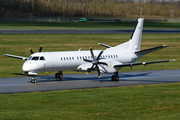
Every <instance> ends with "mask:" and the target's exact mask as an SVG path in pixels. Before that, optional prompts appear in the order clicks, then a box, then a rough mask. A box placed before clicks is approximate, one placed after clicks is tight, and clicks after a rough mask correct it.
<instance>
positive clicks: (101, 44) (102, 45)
mask: <svg viewBox="0 0 180 120" xmlns="http://www.w3.org/2000/svg"><path fill="white" fill-rule="evenodd" d="M98 44H99V45H101V46H104V47H107V48H111V46H109V45H106V44H102V43H98Z"/></svg>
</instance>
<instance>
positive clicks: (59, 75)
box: [55, 71, 63, 80]
mask: <svg viewBox="0 0 180 120" xmlns="http://www.w3.org/2000/svg"><path fill="white" fill-rule="evenodd" d="M55 78H56V79H59V80H62V78H63V74H62V71H59V72H58V73H56V74H55Z"/></svg>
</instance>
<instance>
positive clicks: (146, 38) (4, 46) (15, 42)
mask: <svg viewBox="0 0 180 120" xmlns="http://www.w3.org/2000/svg"><path fill="white" fill-rule="evenodd" d="M130 36H131V34H43V35H42V34H34V35H32V34H21V35H10V34H1V35H0V38H1V40H0V55H1V56H0V65H1V67H0V77H17V76H21V74H22V73H23V71H22V65H23V63H24V62H25V61H23V60H19V59H14V58H9V57H5V56H3V54H14V55H19V56H24V57H29V56H30V52H29V48H30V47H32V49H33V51H34V52H37V51H38V50H39V47H40V45H44V47H43V51H44V52H48V51H71V50H79V48H81V49H82V50H89V48H90V47H93V49H101V50H102V49H105V48H104V47H102V46H100V45H98V44H97V43H104V44H107V45H110V46H116V45H118V44H121V43H123V42H126V41H128V40H129V38H130ZM179 40H180V34H143V37H142V44H141V50H143V49H148V48H152V47H156V46H160V45H164V44H167V45H170V47H168V48H165V49H162V50H159V51H156V52H153V53H150V54H147V55H145V56H144V57H142V58H141V59H140V60H139V61H138V62H140V61H141V62H143V61H157V60H168V59H176V60H177V61H176V62H170V63H169V62H168V63H159V64H152V65H148V66H146V67H144V66H135V67H133V69H131V68H129V67H126V68H122V69H121V70H120V72H121V71H144V70H164V69H180V62H179V61H180V56H179V49H180V42H179ZM63 73H64V74H76V73H77V72H74V71H67V72H66V71H64V72H63ZM54 74H55V73H54V72H50V73H47V74H45V73H40V74H39V75H54Z"/></svg>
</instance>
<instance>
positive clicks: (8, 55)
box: [4, 54, 28, 60]
mask: <svg viewBox="0 0 180 120" xmlns="http://www.w3.org/2000/svg"><path fill="white" fill-rule="evenodd" d="M4 56H7V57H12V58H17V59H22V60H27V59H28V58H27V57H21V56H16V55H10V54H4Z"/></svg>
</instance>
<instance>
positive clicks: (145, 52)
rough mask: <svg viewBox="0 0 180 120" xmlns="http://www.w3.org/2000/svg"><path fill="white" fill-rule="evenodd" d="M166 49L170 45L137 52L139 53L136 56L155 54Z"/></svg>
mask: <svg viewBox="0 0 180 120" xmlns="http://www.w3.org/2000/svg"><path fill="white" fill-rule="evenodd" d="M166 47H169V45H162V46H159V47H154V48H150V49H146V50H141V51H137V52H135V54H136V55H145V54H147V53H151V52H154V51H156V50H159V49H163V48H166Z"/></svg>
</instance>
